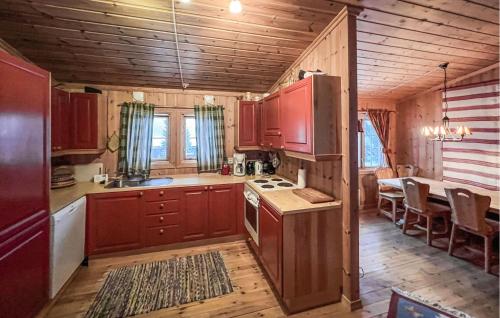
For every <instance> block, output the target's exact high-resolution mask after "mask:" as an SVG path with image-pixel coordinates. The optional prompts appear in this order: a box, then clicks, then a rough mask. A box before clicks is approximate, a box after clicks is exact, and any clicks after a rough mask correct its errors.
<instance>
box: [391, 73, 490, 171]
mask: <svg viewBox="0 0 500 318" xmlns="http://www.w3.org/2000/svg"><path fill="white" fill-rule="evenodd" d="M498 78H499V68H498V66H497V67H495V68H493V69H489V70H487V71H485V72H482V73H479V74H474V75H472V76H469V77H466V78H463V79H461V80H458V81H456V82H453V83H452V84H451V85H450V87H455V86H461V85H467V84H471V83H478V82H483V81H489V80H494V79H498ZM441 100H442V98H441V91H440V90H434V91H429V92H426V93H424V94H420V95H417V96H414V97H412V98H408V99H404V100H401V101H398V103H397V105H396V109H397V113H396V114H397V122H398V126H397V131H396V133H397V137H398V143H397V145H396V162H397V163H410V164H414V165H416V166H417V167H419V176H421V177H426V178H432V179H437V180H441V179H442V177H443V164H442V161H441V159H442V151H441V143H439V142H433V141H428V140H427V139H426V138H425V137H424V136H422V135H421V132H420V130H421V128H422V126H423V125H430V126H436V125H440V123H441V118H442V112H441Z"/></svg>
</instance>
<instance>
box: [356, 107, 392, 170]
mask: <svg viewBox="0 0 500 318" xmlns="http://www.w3.org/2000/svg"><path fill="white" fill-rule="evenodd" d="M359 120H360V124H361V125H360V126H361V127H362V130H363V131H362V132H359V136H358V161H359V166H360V168H378V167H384V166H385V165H386V163H385V156H384V152H383V151H382V149H383V148H382V144H381V142H380V139H379V138H378V136H377V132H376V131H375V128H373V125H372V122H371V121H370V119H369V118H368V115H366V114H365V113H362V114H360V115H359Z"/></svg>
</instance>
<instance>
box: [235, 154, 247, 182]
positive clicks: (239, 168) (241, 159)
mask: <svg viewBox="0 0 500 318" xmlns="http://www.w3.org/2000/svg"><path fill="white" fill-rule="evenodd" d="M233 174H234V175H235V176H244V175H245V154H244V153H236V152H235V153H234V154H233Z"/></svg>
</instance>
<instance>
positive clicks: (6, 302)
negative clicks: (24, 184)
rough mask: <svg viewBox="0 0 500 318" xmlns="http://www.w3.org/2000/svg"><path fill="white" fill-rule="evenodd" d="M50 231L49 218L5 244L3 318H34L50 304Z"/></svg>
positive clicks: (0, 271) (0, 278)
mask: <svg viewBox="0 0 500 318" xmlns="http://www.w3.org/2000/svg"><path fill="white" fill-rule="evenodd" d="M49 231H50V230H49V219H48V217H45V218H44V219H43V220H40V221H38V222H37V223H35V224H33V225H31V226H30V227H28V228H26V229H24V230H21V231H20V232H18V233H15V234H14V235H13V236H12V237H11V238H10V239H9V240H5V241H2V242H1V244H0V286H1V287H0V289H1V291H2V293H1V294H2V296H7V297H2V298H1V299H0V316H1V317H11V318H18V317H19V318H24V317H34V316H35V315H36V313H37V312H38V311H40V309H41V308H42V307H43V306H44V305H45V303H46V302H47V300H48V290H49ZM0 234H3V233H0ZM9 236H10V235H9Z"/></svg>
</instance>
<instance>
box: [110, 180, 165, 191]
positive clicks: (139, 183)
mask: <svg viewBox="0 0 500 318" xmlns="http://www.w3.org/2000/svg"><path fill="white" fill-rule="evenodd" d="M173 181H174V179H172V178H170V177H167V178H155V179H138V180H135V179H131V180H127V179H125V180H114V181H111V182H110V183H108V184H107V185H106V186H104V187H105V188H107V189H113V188H130V187H151V186H166V185H169V184H171V183H172V182H173Z"/></svg>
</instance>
